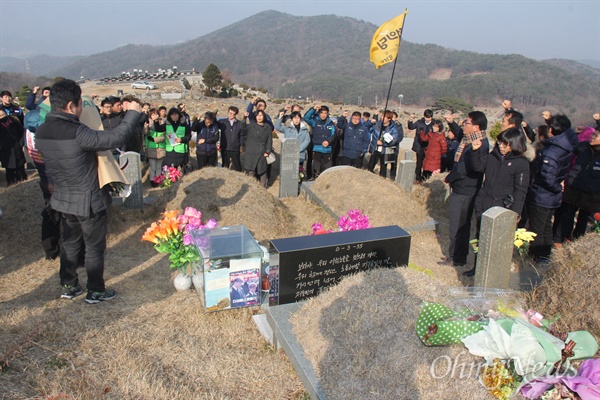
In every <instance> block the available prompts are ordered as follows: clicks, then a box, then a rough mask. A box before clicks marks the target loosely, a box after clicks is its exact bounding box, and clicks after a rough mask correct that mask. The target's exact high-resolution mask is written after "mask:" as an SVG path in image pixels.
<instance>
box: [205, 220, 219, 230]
mask: <svg viewBox="0 0 600 400" xmlns="http://www.w3.org/2000/svg"><path fill="white" fill-rule="evenodd" d="M206 227H207V228H208V229H215V228H216V227H217V221H215V220H214V219H212V218H211V219H209V220H208V222H207V223H206Z"/></svg>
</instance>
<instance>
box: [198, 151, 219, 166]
mask: <svg viewBox="0 0 600 400" xmlns="http://www.w3.org/2000/svg"><path fill="white" fill-rule="evenodd" d="M196 160H197V161H198V169H201V168H204V167H216V166H217V153H215V154H210V155H208V154H196Z"/></svg>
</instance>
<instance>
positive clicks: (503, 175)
mask: <svg viewBox="0 0 600 400" xmlns="http://www.w3.org/2000/svg"><path fill="white" fill-rule="evenodd" d="M478 151H479V150H476V151H474V152H473V153H474V154H475V153H478ZM472 160H473V168H474V169H475V170H476V171H478V172H483V171H485V180H484V182H483V186H482V187H481V190H480V191H479V193H478V194H477V199H475V215H477V216H481V215H482V214H483V213H484V212H486V211H487V210H488V209H490V208H491V207H496V206H498V207H504V208H508V209H509V210H512V211H514V212H516V213H517V214H519V215H520V214H521V211H522V210H523V204H524V203H525V197H526V195H527V188H528V187H529V161H527V158H525V156H515V155H513V154H512V153H508V154H507V155H506V156H504V157H502V154H501V153H500V150H499V149H498V146H497V145H496V146H494V149H493V150H492V152H491V153H490V154H489V156H488V157H487V161H486V164H485V165H484V164H483V163H481V158H480V157H472ZM509 196H510V197H509Z"/></svg>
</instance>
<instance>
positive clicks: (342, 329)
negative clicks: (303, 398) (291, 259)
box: [292, 268, 487, 400]
mask: <svg viewBox="0 0 600 400" xmlns="http://www.w3.org/2000/svg"><path fill="white" fill-rule="evenodd" d="M445 287H446V285H444V284H441V283H440V282H439V281H438V280H436V279H434V278H431V277H429V276H428V275H425V274H423V273H421V272H417V271H414V270H412V269H408V268H396V269H379V270H373V271H369V272H366V273H359V274H356V275H354V276H351V277H348V278H346V279H344V280H343V281H342V282H341V283H340V284H338V285H337V286H335V287H333V288H331V289H330V290H328V291H326V292H324V293H323V294H321V295H319V297H317V298H313V299H311V300H308V301H307V303H306V305H304V306H303V307H302V308H301V309H300V311H299V312H297V313H296V314H295V315H294V316H293V320H292V323H293V325H294V330H295V332H296V334H297V335H298V337H299V340H300V343H301V344H302V347H303V349H304V351H305V353H306V356H307V358H308V359H309V360H310V361H311V362H312V364H313V366H314V368H315V370H316V371H317V375H318V377H319V381H320V383H321V385H322V386H323V389H324V391H325V393H326V395H327V398H329V399H332V400H334V399H414V398H422V399H482V398H486V396H487V394H486V393H487V392H486V391H485V390H484V389H483V387H482V386H481V385H480V384H479V383H478V382H477V380H476V379H475V378H476V371H477V368H476V365H477V364H479V363H480V362H481V360H480V359H478V358H477V357H474V356H472V355H470V354H469V353H468V352H467V351H466V350H465V349H464V347H462V346H451V347H425V346H424V345H423V344H422V343H421V341H420V340H419V338H418V337H417V335H416V333H415V323H416V320H417V317H418V314H419V310H420V306H421V303H422V302H423V301H424V300H429V301H436V300H439V299H440V298H441V296H443V293H444V288H445ZM453 368H454V370H453ZM461 374H462V375H461Z"/></svg>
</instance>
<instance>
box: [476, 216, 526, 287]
mask: <svg viewBox="0 0 600 400" xmlns="http://www.w3.org/2000/svg"><path fill="white" fill-rule="evenodd" d="M516 228H517V213H515V212H514V211H511V210H507V209H506V208H504V207H492V208H490V209H489V210H487V211H486V212H484V213H483V215H482V216H481V231H480V233H479V244H478V247H479V250H478V251H477V269H476V270H475V286H476V287H489V288H498V289H510V268H511V264H512V256H513V248H514V241H515V230H516Z"/></svg>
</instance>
